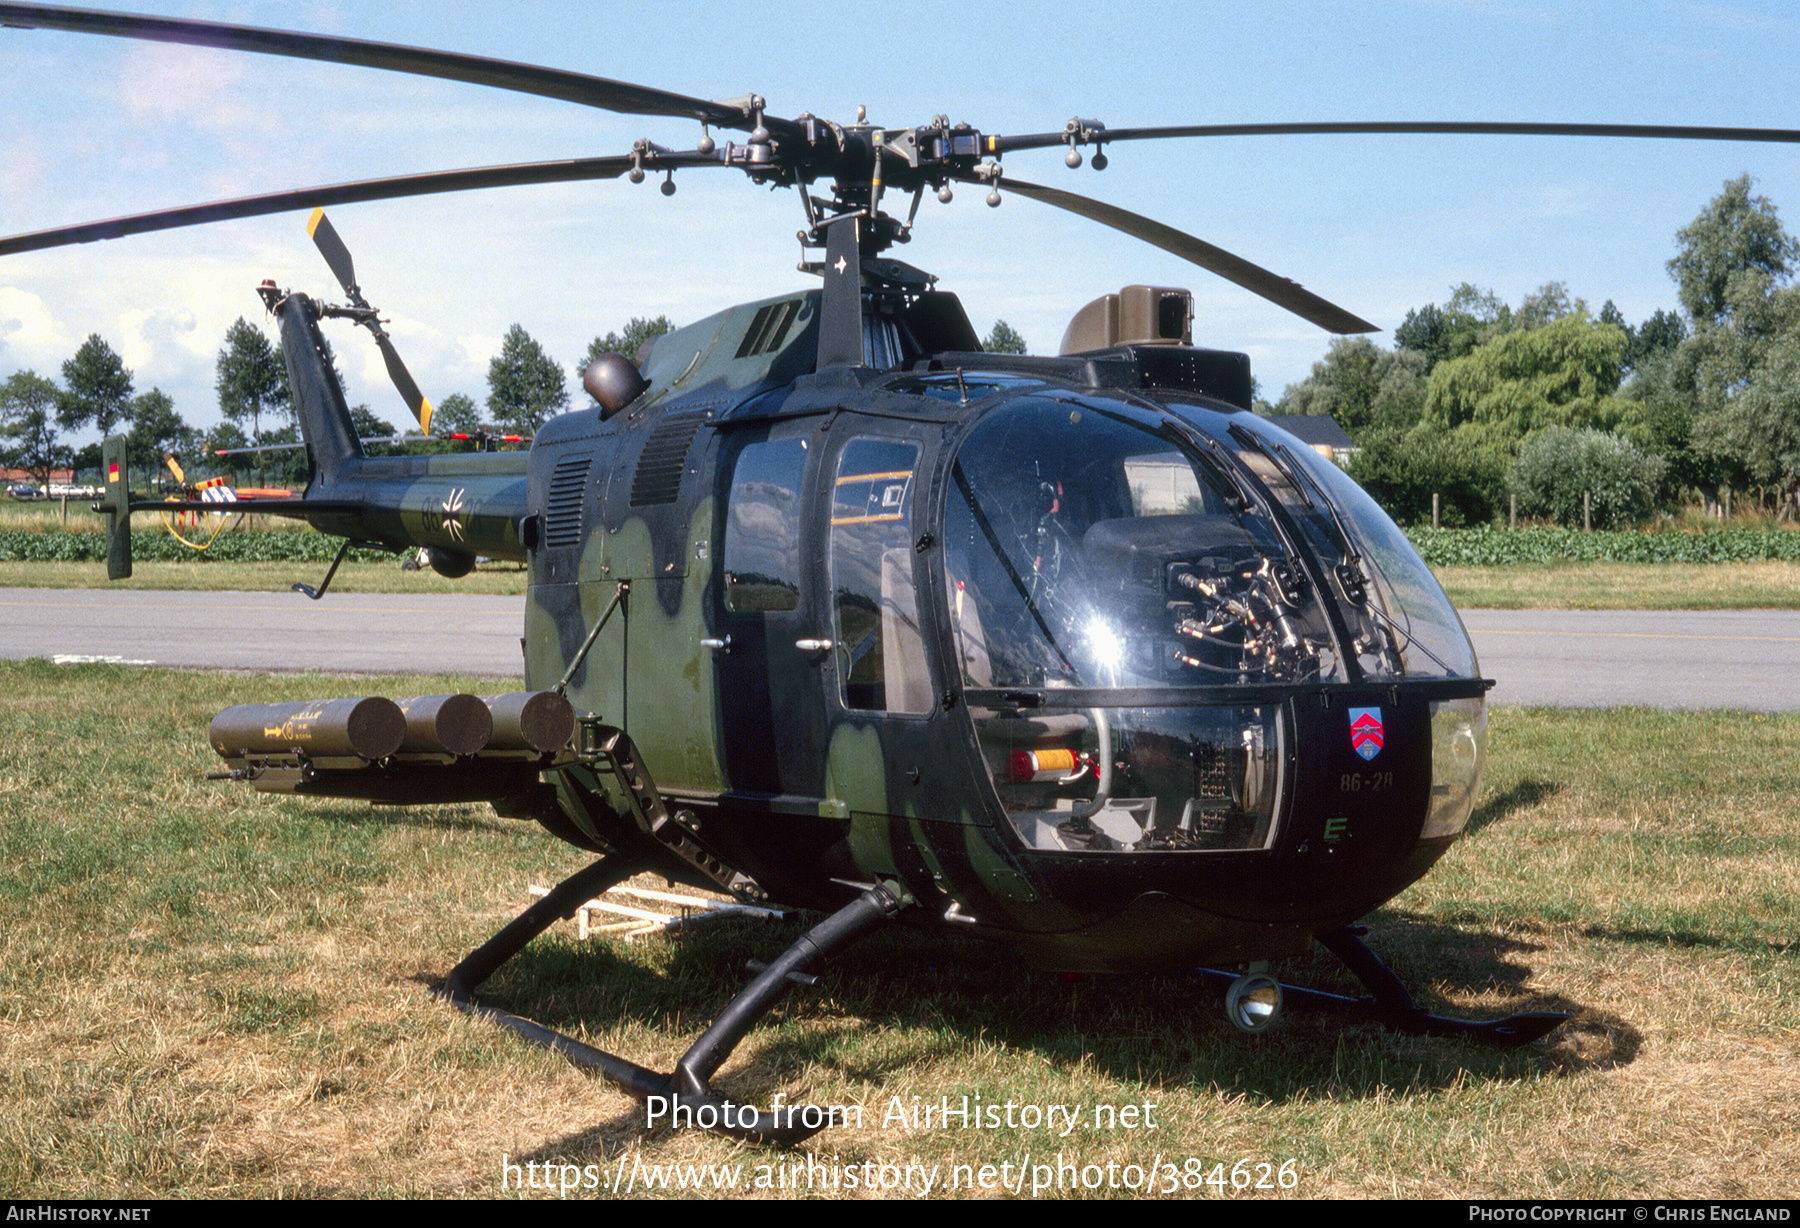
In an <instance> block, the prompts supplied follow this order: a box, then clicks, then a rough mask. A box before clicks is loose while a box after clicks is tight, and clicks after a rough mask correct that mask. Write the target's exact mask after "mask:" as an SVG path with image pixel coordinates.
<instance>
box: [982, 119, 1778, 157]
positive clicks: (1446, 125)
mask: <svg viewBox="0 0 1800 1228" xmlns="http://www.w3.org/2000/svg"><path fill="white" fill-rule="evenodd" d="M1092 135H1093V136H1094V137H1095V138H1097V139H1098V140H1099V141H1101V142H1102V143H1110V142H1113V141H1164V140H1178V139H1182V138H1187V137H1217V136H1594V137H1614V138H1624V139H1634V140H1658V141H1764V142H1772V143H1776V144H1789V145H1792V144H1800V129H1794V128H1701V127H1687V126H1682V125H1675V124H1514V123H1481V122H1475V123H1465V122H1461V121H1454V120H1453V121H1447V122H1435V121H1414V120H1397V121H1387V120H1378V121H1350V122H1343V123H1338V122H1332V123H1292V124H1198V125H1193V126H1189V127H1166V128H1105V129H1100V130H1097V131H1095V132H1094V133H1093V134H1092ZM1068 140H1069V137H1068V133H1067V132H1066V131H1065V132H1038V133H1032V134H1030V135H1027V136H996V137H992V138H990V144H991V148H987V149H984V150H983V152H992V153H1006V152H1008V151H1009V150H1014V149H1048V148H1051V147H1054V146H1057V145H1065V144H1067V143H1068Z"/></svg>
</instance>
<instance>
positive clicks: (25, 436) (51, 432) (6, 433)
mask: <svg viewBox="0 0 1800 1228" xmlns="http://www.w3.org/2000/svg"><path fill="white" fill-rule="evenodd" d="M59 396H60V394H59V392H58V390H57V387H56V385H55V384H53V383H51V382H50V381H49V380H47V379H44V378H43V377H42V376H40V375H39V374H38V373H37V372H35V371H18V372H15V373H14V374H13V376H12V377H11V378H10V379H8V380H7V381H6V383H5V384H0V462H3V463H5V464H6V465H7V466H9V467H11V468H17V469H23V470H25V471H26V472H27V473H29V474H31V476H32V477H33V478H36V479H37V482H38V485H40V486H47V485H49V484H50V471H51V470H52V469H60V468H62V467H63V466H64V465H67V464H69V463H71V461H72V460H73V455H72V454H71V452H70V451H69V447H68V445H67V444H65V443H63V442H62V440H60V439H59V438H58V437H57V434H56V407H57V400H58V398H59Z"/></svg>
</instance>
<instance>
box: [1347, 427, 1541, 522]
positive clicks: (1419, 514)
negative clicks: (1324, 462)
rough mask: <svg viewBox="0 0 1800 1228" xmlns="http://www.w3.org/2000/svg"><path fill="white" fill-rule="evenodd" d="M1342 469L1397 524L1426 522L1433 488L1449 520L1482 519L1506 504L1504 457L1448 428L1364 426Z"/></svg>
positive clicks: (1442, 516) (1442, 513)
mask: <svg viewBox="0 0 1800 1228" xmlns="http://www.w3.org/2000/svg"><path fill="white" fill-rule="evenodd" d="M1345 469H1346V471H1347V472H1348V473H1349V474H1350V476H1351V477H1353V478H1355V479H1356V480H1357V482H1358V483H1359V484H1360V485H1361V486H1362V488H1363V489H1364V490H1366V491H1368V492H1369V497H1370V498H1372V499H1374V500H1375V502H1376V503H1379V504H1380V505H1381V507H1382V510H1384V511H1385V512H1387V514H1388V515H1390V516H1392V517H1393V518H1394V519H1395V520H1396V521H1397V522H1399V523H1400V524H1430V523H1431V496H1432V495H1434V494H1435V495H1438V496H1440V499H1439V512H1438V519H1439V522H1440V523H1441V524H1446V525H1451V526H1457V525H1465V524H1483V523H1485V522H1487V521H1489V520H1492V519H1493V518H1494V517H1495V516H1496V515H1498V514H1499V513H1500V512H1501V511H1502V510H1503V508H1504V506H1505V485H1506V482H1505V466H1504V463H1503V462H1502V461H1501V460H1500V459H1498V458H1497V457H1496V456H1495V455H1494V454H1493V453H1491V452H1490V451H1488V450H1487V449H1485V448H1482V447H1477V446H1470V444H1469V443H1468V442H1467V441H1466V440H1464V439H1463V438H1461V437H1459V436H1457V435H1455V434H1453V433H1451V432H1447V431H1439V430H1434V429H1431V428H1429V427H1422V428H1417V429H1413V430H1409V431H1392V430H1389V431H1383V430H1376V431H1370V432H1367V433H1366V434H1365V435H1364V436H1363V438H1362V447H1361V450H1360V451H1358V452H1357V453H1356V455H1355V456H1353V457H1352V458H1351V460H1350V463H1349V464H1348V465H1347V466H1345Z"/></svg>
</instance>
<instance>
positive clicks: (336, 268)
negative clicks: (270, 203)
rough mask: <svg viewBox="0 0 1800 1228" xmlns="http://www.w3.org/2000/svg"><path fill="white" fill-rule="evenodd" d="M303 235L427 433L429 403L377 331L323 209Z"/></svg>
mask: <svg viewBox="0 0 1800 1228" xmlns="http://www.w3.org/2000/svg"><path fill="white" fill-rule="evenodd" d="M306 233H307V234H309V235H311V236H312V241H313V246H315V247H317V248H318V249H319V254H320V255H321V256H323V257H325V263H326V264H328V265H330V266H331V274H332V276H333V277H336V278H337V279H338V284H339V285H341V286H343V287H344V293H345V294H347V295H349V296H350V303H351V306H353V307H355V308H357V309H358V313H355V319H356V322H357V323H358V324H361V325H362V326H363V327H365V328H367V329H368V330H369V332H370V334H371V335H373V336H374V338H375V348H377V349H378V350H380V351H381V361H382V362H383V363H384V364H386V366H387V373H388V378H389V379H391V380H393V381H394V388H395V390H396V391H398V392H399V393H400V399H401V400H402V401H405V402H406V408H408V409H410V410H412V415H413V417H415V418H417V419H418V420H419V429H420V430H422V431H425V432H426V433H428V434H429V433H430V431H431V402H430V401H428V400H426V399H425V394H424V393H423V392H421V391H420V390H419V383H418V381H417V380H415V379H413V377H412V372H410V371H408V370H407V369H406V364H405V363H404V362H402V361H400V352H399V351H398V350H396V349H395V348H394V343H393V342H392V341H391V340H389V338H388V335H387V332H386V330H385V329H383V328H382V327H381V321H380V320H378V319H377V318H376V316H375V310H374V308H372V307H370V306H369V302H368V300H367V299H365V298H364V297H363V295H362V290H361V288H360V287H358V286H357V284H356V265H355V262H354V261H352V260H351V258H350V248H349V246H348V245H347V244H345V242H344V240H343V238H342V237H340V236H339V234H338V232H337V227H335V226H333V225H332V224H331V219H330V218H328V217H326V216H325V210H324V209H322V208H321V209H314V210H313V211H312V217H311V218H309V219H308V220H307V223H306Z"/></svg>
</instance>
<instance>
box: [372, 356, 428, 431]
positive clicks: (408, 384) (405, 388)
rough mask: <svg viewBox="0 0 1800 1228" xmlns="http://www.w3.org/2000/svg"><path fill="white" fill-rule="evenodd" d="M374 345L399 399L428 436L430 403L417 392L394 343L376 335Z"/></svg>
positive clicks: (423, 395)
mask: <svg viewBox="0 0 1800 1228" xmlns="http://www.w3.org/2000/svg"><path fill="white" fill-rule="evenodd" d="M375 344H376V346H377V347H379V348H380V350H381V359H382V361H383V362H385V363H386V364H387V371H388V378H389V379H391V380H393V381H394V387H395V389H397V390H398V391H399V393H400V399H401V400H403V401H405V402H406V407H407V408H408V409H410V410H412V413H413V417H415V418H417V419H418V420H419V429H420V430H421V431H424V432H425V433H426V434H430V433H431V402H430V401H428V400H426V399H425V394H424V393H423V392H421V391H419V385H418V382H417V381H415V380H414V379H413V377H412V373H411V372H410V371H408V370H407V369H406V364H405V363H403V362H401V361H400V354H399V351H397V350H395V349H394V343H393V342H392V341H389V340H388V338H387V334H386V333H380V332H378V333H376V334H375Z"/></svg>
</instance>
